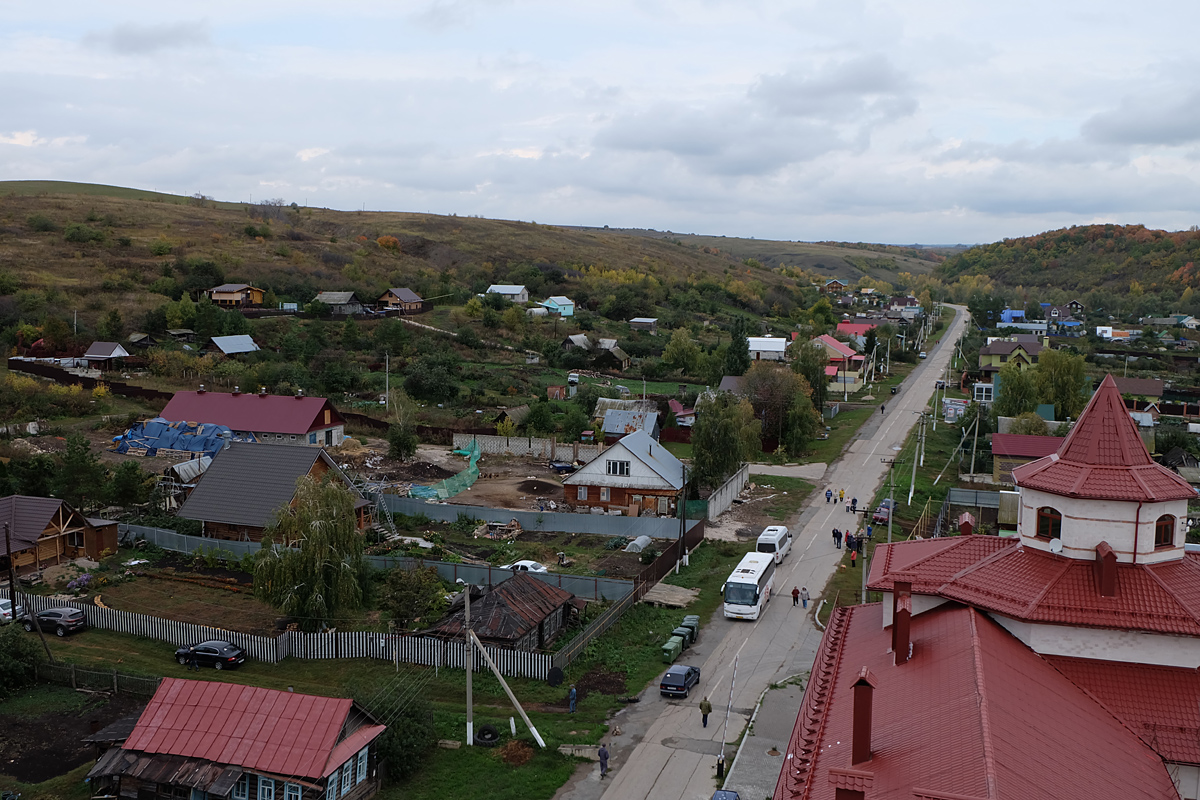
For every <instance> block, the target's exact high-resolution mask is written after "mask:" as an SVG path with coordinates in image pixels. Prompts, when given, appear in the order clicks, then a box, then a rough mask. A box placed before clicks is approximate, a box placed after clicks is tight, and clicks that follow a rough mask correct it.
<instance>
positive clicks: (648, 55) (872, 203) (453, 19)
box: [0, 0, 1200, 244]
mask: <svg viewBox="0 0 1200 800" xmlns="http://www.w3.org/2000/svg"><path fill="white" fill-rule="evenodd" d="M1198 23H1200V3H1196V2H1188V1H1187V0H1170V1H1169V2H1168V1H1167V0H1143V2H1140V3H1128V2H1121V3H1117V2H1109V1H1108V0H1089V1H1088V2H1081V1H1077V0H1049V2H1047V0H1041V1H1040V2H1027V0H1005V2H1002V3H996V2H981V0H895V1H894V2H893V1H889V0H737V1H736V2H722V0H605V1H604V2H590V3H579V2H569V0H568V1H567V2H564V0H556V1H555V2H541V1H540V0H421V1H420V2H405V1H404V0H394V1H393V2H358V1H356V0H339V2H336V3H331V2H319V3H318V2H306V0H290V2H287V3H283V2H249V3H247V2H241V3H233V2H225V1H224V0H207V1H206V2H205V3H163V2H161V0H157V1H156V2H153V3H150V2H135V1H133V0H129V1H127V2H118V3H95V2H74V1H73V0H57V1H56V2H53V3H31V2H25V0H13V1H12V2H6V3H3V4H0V179H9V180H13V179H43V180H44V179H54V180H68V181H82V182H91V183H108V184H115V185H118V186H131V187H136V188H141V189H154V190H157V191H164V192H172V193H177V194H189V195H190V194H194V193H197V192H199V193H202V194H205V195H209V196H212V197H215V198H217V199H219V200H234V201H258V200H264V199H275V198H281V199H283V200H284V201H286V202H289V203H290V202H297V203H299V204H301V205H312V206H323V207H329V208H337V209H355V208H366V209H368V210H386V211H414V212H432V213H437V214H458V215H463V216H467V215H471V216H483V217H490V218H502V219H519V220H526V221H536V222H541V223H552V224H561V225H594V226H602V225H609V226H612V227H636V228H655V229H658V230H670V231H675V232H681V233H704V234H716V235H722V234H723V235H729V236H754V237H758V238H770V239H786V240H798V241H819V240H840V241H869V242H890V243H924V244H953V243H965V244H972V243H979V242H990V241H996V240H999V239H1002V238H1006V237H1015V236H1025V235H1031V234H1035V233H1039V232H1041V231H1045V230H1051V229H1055V228H1059V227H1064V226H1067V225H1076V224H1088V223H1094V222H1118V223H1123V224H1138V223H1140V224H1144V225H1147V226H1149V227H1154V228H1165V229H1169V230H1179V229H1186V228H1189V227H1191V226H1192V225H1195V224H1200V48H1197V47H1196V33H1195V32H1196V31H1197V30H1198V29H1200V24H1198Z"/></svg>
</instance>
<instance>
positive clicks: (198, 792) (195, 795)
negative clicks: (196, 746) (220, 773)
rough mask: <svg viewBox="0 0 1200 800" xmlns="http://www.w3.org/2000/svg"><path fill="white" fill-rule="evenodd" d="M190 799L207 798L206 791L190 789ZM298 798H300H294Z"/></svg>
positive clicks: (298, 799)
mask: <svg viewBox="0 0 1200 800" xmlns="http://www.w3.org/2000/svg"><path fill="white" fill-rule="evenodd" d="M191 800H208V792H206V791H204V790H203V789H192V794H191ZM296 800H300V798H298V797H297V798H296Z"/></svg>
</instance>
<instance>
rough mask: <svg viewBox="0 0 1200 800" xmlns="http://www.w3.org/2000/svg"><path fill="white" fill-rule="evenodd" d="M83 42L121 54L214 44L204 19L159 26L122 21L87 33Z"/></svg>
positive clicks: (135, 54) (89, 45) (143, 53)
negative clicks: (104, 28) (119, 23)
mask: <svg viewBox="0 0 1200 800" xmlns="http://www.w3.org/2000/svg"><path fill="white" fill-rule="evenodd" d="M82 42H83V44H84V45H86V46H88V47H99V48H105V49H107V50H110V51H112V52H114V53H117V54H120V55H132V56H145V55H150V54H152V53H157V52H159V51H161V50H176V49H181V48H189V47H208V46H210V45H211V44H212V36H211V34H210V32H209V28H208V22H207V21H205V20H196V21H181V22H167V23H161V24H156V25H138V24H135V23H123V24H121V25H116V26H114V27H112V28H108V29H106V30H102V31H95V32H92V33H88V34H87V35H85V36H84V37H83V39H82Z"/></svg>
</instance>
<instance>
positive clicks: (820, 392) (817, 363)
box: [792, 341, 829, 414]
mask: <svg viewBox="0 0 1200 800" xmlns="http://www.w3.org/2000/svg"><path fill="white" fill-rule="evenodd" d="M792 356H793V360H792V370H793V371H794V372H795V373H796V374H798V375H803V376H804V379H805V380H806V381H808V385H809V387H810V388H811V389H812V395H811V397H812V404H813V408H815V409H816V410H817V413H818V414H819V413H821V411H823V410H824V409H825V396H826V394H827V393H828V388H829V380H828V378H826V376H825V367H826V366H828V364H829V353H828V352H827V351H826V350H825V346H824V345H823V344H821V343H820V342H817V341H811V342H804V343H803V344H794V345H792Z"/></svg>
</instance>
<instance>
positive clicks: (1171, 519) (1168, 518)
mask: <svg viewBox="0 0 1200 800" xmlns="http://www.w3.org/2000/svg"><path fill="white" fill-rule="evenodd" d="M1177 524H1178V520H1176V518H1175V516H1174V515H1172V514H1163V515H1162V516H1161V517H1159V518H1158V519H1156V520H1154V547H1155V549H1158V548H1160V547H1174V546H1175V526H1176V525H1177ZM1164 530H1165V531H1166V532H1167V535H1166V536H1164V535H1163V531H1164Z"/></svg>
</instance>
